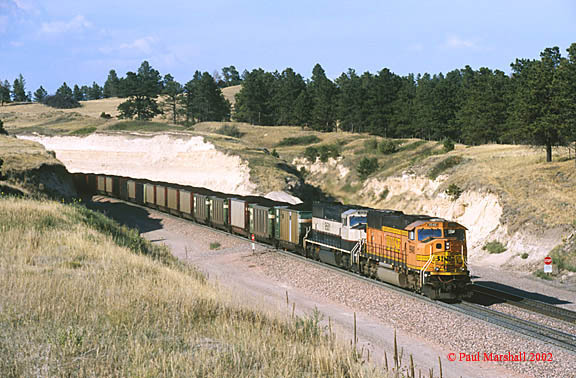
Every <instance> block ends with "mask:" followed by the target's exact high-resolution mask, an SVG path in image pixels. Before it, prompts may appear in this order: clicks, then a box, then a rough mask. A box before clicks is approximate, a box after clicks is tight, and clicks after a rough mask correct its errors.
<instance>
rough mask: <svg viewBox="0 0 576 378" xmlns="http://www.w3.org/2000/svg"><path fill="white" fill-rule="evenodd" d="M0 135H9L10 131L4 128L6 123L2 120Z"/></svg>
mask: <svg viewBox="0 0 576 378" xmlns="http://www.w3.org/2000/svg"><path fill="white" fill-rule="evenodd" d="M0 135H8V131H6V129H5V128H4V122H2V120H1V119H0Z"/></svg>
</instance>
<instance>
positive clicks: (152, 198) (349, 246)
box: [74, 173, 472, 300]
mask: <svg viewBox="0 0 576 378" xmlns="http://www.w3.org/2000/svg"><path fill="white" fill-rule="evenodd" d="M74 181H75V184H76V187H77V190H78V192H79V193H83V194H86V195H93V194H102V195H106V196H111V197H116V198H119V199H121V200H124V201H128V202H133V203H136V204H140V205H143V206H147V207H151V208H155V209H158V210H161V211H164V212H167V213H170V214H173V215H176V216H179V217H182V218H186V219H190V220H192V221H195V222H197V223H201V224H204V225H207V226H210V227H213V228H218V229H221V230H224V231H227V232H230V233H233V234H237V235H242V236H244V237H251V238H253V239H254V240H257V241H260V242H263V243H266V244H269V245H273V246H275V247H277V248H284V249H288V250H291V251H293V252H295V253H298V254H301V255H303V256H306V257H309V258H312V259H315V260H319V261H322V262H324V263H326V264H330V265H333V266H337V267H341V268H344V269H347V270H351V271H354V272H357V273H359V274H362V275H364V276H367V277H371V278H374V279H378V280H381V281H384V282H388V283H391V284H394V285H396V286H399V287H402V288H406V289H409V290H413V291H416V292H419V293H422V294H423V295H425V296H427V297H429V298H432V299H441V300H460V299H463V298H467V297H470V296H471V294H472V291H471V281H470V272H469V271H468V263H467V250H466V228H465V227H464V226H462V225H461V224H459V223H456V222H450V221H448V220H445V219H442V218H435V217H430V216H426V215H409V214H404V213H403V212H401V211H394V210H378V209H371V208H365V207H361V206H348V205H342V204H332V203H321V202H314V203H313V204H311V205H305V204H300V205H291V204H288V203H283V202H277V201H272V200H269V199H266V198H263V197H256V196H251V197H244V196H237V195H229V194H225V193H219V192H214V191H211V190H208V189H205V188H196V187H191V186H185V185H178V184H171V183H165V182H155V181H149V180H143V179H134V178H129V177H120V176H112V175H98V174H85V173H75V174H74Z"/></svg>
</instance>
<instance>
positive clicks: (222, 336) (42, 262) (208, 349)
mask: <svg viewBox="0 0 576 378" xmlns="http://www.w3.org/2000/svg"><path fill="white" fill-rule="evenodd" d="M0 219H1V220H2V221H1V223H0V376H3V377H10V376H139V377H140V376H149V377H156V376H188V377H192V376H211V377H224V376H228V377H248V376H250V377H254V376H267V377H302V376H374V375H376V372H374V371H369V370H368V368H367V367H366V365H362V364H361V361H359V360H358V359H357V358H354V355H353V354H352V353H351V352H350V350H345V349H343V348H341V347H340V346H339V345H338V344H335V342H334V339H333V337H331V336H330V335H328V336H325V335H324V333H323V332H322V330H321V329H320V328H318V327H317V326H316V321H314V320H313V319H296V320H290V321H285V320H279V319H278V318H273V317H272V316H270V315H263V314H262V313H260V312H257V311H253V310H250V309H247V308H241V307H239V306H238V305H235V304H233V303H237V302H233V301H232V300H231V299H229V298H230V295H229V294H227V293H225V292H224V291H222V290H221V289H218V288H215V287H213V286H212V285H211V284H209V283H207V282H206V280H205V279H204V277H203V276H202V275H201V274H199V273H198V272H196V271H195V270H194V269H192V268H190V267H187V266H185V265H183V264H181V263H179V262H178V261H176V260H175V259H174V258H173V257H172V256H171V255H170V254H169V252H168V251H167V250H166V249H164V248H162V247H158V246H154V245H151V244H150V243H149V242H147V241H144V240H143V239H141V238H140V237H139V236H138V234H137V233H136V231H134V230H129V229H126V228H124V227H121V226H119V225H118V224H116V223H114V222H113V221H111V220H110V219H108V218H106V217H104V216H103V215H102V214H99V213H94V212H91V211H88V210H86V209H85V208H83V207H81V206H73V205H63V204H59V203H56V202H40V201H36V200H27V199H18V198H13V197H3V198H1V199H0Z"/></svg>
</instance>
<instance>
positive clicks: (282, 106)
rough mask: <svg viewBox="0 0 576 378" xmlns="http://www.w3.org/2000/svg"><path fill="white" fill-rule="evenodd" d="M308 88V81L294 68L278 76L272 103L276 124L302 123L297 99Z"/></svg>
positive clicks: (287, 69)
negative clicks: (297, 107) (298, 113)
mask: <svg viewBox="0 0 576 378" xmlns="http://www.w3.org/2000/svg"><path fill="white" fill-rule="evenodd" d="M305 90H306V82H305V81H304V79H303V78H302V76H300V75H299V74H297V73H295V72H294V70H293V69H292V68H286V69H285V70H284V71H283V72H282V74H279V75H278V76H276V79H275V84H274V89H273V95H272V99H271V104H272V107H273V109H274V113H275V117H274V118H275V122H274V124H276V125H300V123H299V122H298V118H297V117H296V106H295V105H296V100H297V99H298V96H300V94H301V93H302V92H303V91H305Z"/></svg>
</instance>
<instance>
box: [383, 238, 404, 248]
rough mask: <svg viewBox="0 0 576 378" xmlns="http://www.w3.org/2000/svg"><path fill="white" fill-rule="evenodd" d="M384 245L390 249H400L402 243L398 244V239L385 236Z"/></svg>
mask: <svg viewBox="0 0 576 378" xmlns="http://www.w3.org/2000/svg"><path fill="white" fill-rule="evenodd" d="M386 245H387V246H388V247H389V248H392V249H400V246H401V245H402V243H401V242H400V238H396V237H394V236H389V235H386Z"/></svg>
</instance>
